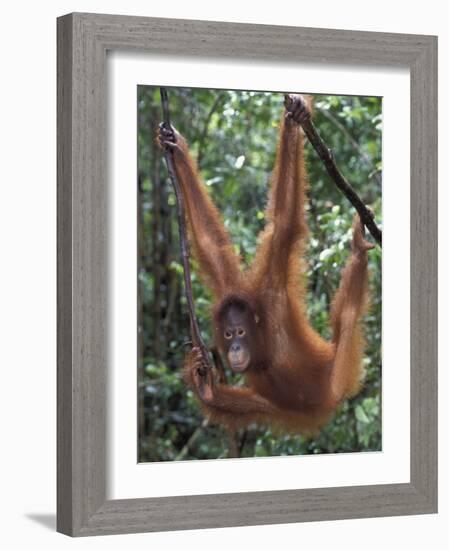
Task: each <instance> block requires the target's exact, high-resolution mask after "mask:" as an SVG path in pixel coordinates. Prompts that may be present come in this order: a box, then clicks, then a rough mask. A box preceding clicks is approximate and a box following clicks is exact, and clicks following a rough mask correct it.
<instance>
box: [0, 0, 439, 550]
mask: <svg viewBox="0 0 449 550" xmlns="http://www.w3.org/2000/svg"><path fill="white" fill-rule="evenodd" d="M314 10H315V11H314ZM72 11H91V12H99V13H118V14H130V15H145V16H155V17H178V18H187V19H209V20H216V21H219V20H223V21H235V22H247V23H267V24H278V25H298V26H310V27H329V28H345V29H354V30H370V31H389V32H404V33H420V34H438V35H439V51H440V61H439V66H440V73H439V83H440V98H441V102H440V121H443V123H444V121H447V120H449V117H448V106H447V102H446V98H448V97H449V78H448V75H449V31H448V30H447V15H446V10H445V9H444V3H442V2H437V0H428V1H427V2H426V3H425V4H423V3H422V2H416V1H415V0H413V1H410V2H391V1H389V0H371V1H370V2H366V3H361V2H360V0H339V1H338V2H336V1H332V0H321V2H320V3H319V4H313V3H311V4H310V3H309V4H308V5H307V4H302V3H301V2H296V3H294V2H293V3H292V2H290V3H288V4H285V3H282V2H281V3H279V4H273V3H272V4H270V5H263V4H262V3H260V2H259V3H257V4H256V3H249V2H248V3H246V4H245V3H244V2H241V1H240V0H227V1H226V2H215V3H213V2H207V3H205V2H201V1H200V0H190V1H189V2H183V1H182V0H170V2H145V1H142V0H141V1H139V0H127V1H126V2H125V1H116V2H113V3H112V2H106V1H100V0H91V1H86V0H78V1H73V2H69V1H67V0H60V1H59V2H54V1H48V2H39V3H33V2H23V1H16V2H14V3H12V2H9V3H7V4H5V5H4V6H3V9H2V30H1V33H0V41H1V45H0V56H1V61H0V68H1V74H2V80H1V84H0V96H1V97H0V132H1V133H0V136H1V162H0V171H1V174H0V182H1V183H0V185H1V188H0V189H1V196H0V209H1V210H0V235H1V237H0V238H1V248H2V260H3V261H2V269H1V270H0V329H1V330H0V335H1V336H0V343H1V354H0V365H1V371H2V375H3V377H2V380H3V383H2V386H1V389H2V391H1V397H0V419H1V434H2V445H1V448H2V451H1V458H0V460H1V464H0V476H1V484H0V507H1V510H0V514H1V515H0V517H1V520H2V522H1V523H2V528H1V541H2V546H3V547H5V548H16V547H22V546H23V547H26V545H27V544H28V545H30V544H31V545H33V547H34V546H39V547H42V546H45V547H46V548H48V549H49V550H50V549H52V548H67V547H69V545H70V546H71V547H77V548H88V547H89V548H121V547H122V546H123V544H126V545H128V546H129V547H132V548H148V547H151V548H153V549H159V548H174V547H177V548H179V547H182V548H211V547H212V548H216V549H221V548H228V547H237V548H239V547H241V546H243V545H244V544H251V545H253V544H254V545H257V546H258V547H259V548H263V549H265V548H273V547H274V546H279V545H288V546H289V547H291V546H293V547H301V546H302V547H309V548H314V549H315V548H316V549H320V548H325V547H328V546H331V547H333V548H345V550H346V549H348V550H349V549H352V548H357V549H360V548H362V549H370V548H373V549H374V548H376V549H378V548H380V547H383V546H386V547H388V546H390V545H393V544H396V543H397V542H398V541H400V543H401V546H402V547H408V548H411V549H414V548H422V547H428V546H429V544H430V545H432V544H435V545H436V547H437V548H438V547H439V548H441V547H442V545H443V546H444V544H445V543H444V542H442V543H441V542H439V541H440V540H441V541H444V540H446V541H447V522H448V520H449V491H448V487H449V485H448V469H447V468H446V467H445V466H446V464H447V461H448V451H449V444H448V442H447V438H446V437H445V435H446V433H447V427H446V425H445V422H446V421H447V420H448V418H449V402H448V400H447V399H445V398H444V394H443V392H445V391H446V390H447V388H448V385H449V380H448V378H449V377H448V373H447V369H441V371H440V384H439V385H440V388H441V389H440V426H441V428H440V513H439V514H438V515H434V516H420V517H403V518H382V519H368V520H351V521H338V522H324V523H314V524H292V525H282V526H264V527H244V528H235V529H220V530H203V531H189V532H186V531H184V532H176V533H163V534H158V533H156V534H142V535H122V536H116V537H101V538H88V539H77V540H71V539H69V538H67V537H64V536H63V535H59V534H57V533H55V532H54V526H55V492H56V483H55V470H56V463H55V457H56V444H55V427H56V418H55V411H56V401H55V388H56V369H55V361H56V353H55V346H56V337H55V334H56V299H55V297H56V292H55V284H56V276H55V274H56V260H55V250H56V187H55V177H56V23H55V18H56V17H57V16H59V15H62V14H65V13H69V12H72ZM440 125H441V122H440ZM441 134H442V135H441V136H440V145H439V148H440V158H442V159H444V158H445V155H444V153H445V152H446V151H447V150H448V149H449V139H448V137H447V136H448V134H447V132H446V133H443V132H442V133H441ZM441 166H442V171H441V172H440V181H441V182H442V185H441V186H440V188H441V192H440V205H445V204H447V202H448V198H449V190H448V186H447V185H445V184H444V183H445V182H447V181H448V179H449V173H448V167H447V164H445V163H441ZM442 208H443V207H442V206H441V209H442ZM441 211H442V214H445V212H444V211H443V210H441ZM440 219H441V220H442V222H441V223H440V231H441V236H440V242H442V243H444V238H445V237H447V236H448V231H447V228H446V227H443V223H444V217H443V216H441V218H440ZM443 250H444V247H443ZM448 275H449V273H448V272H447V262H446V261H445V258H444V257H443V258H442V261H441V269H440V281H445V280H447V279H448ZM441 286H442V285H441ZM440 296H441V298H440V299H441V302H442V305H443V306H444V304H447V298H448V292H447V290H446V289H445V288H441V290H440ZM440 310H443V307H440ZM440 317H441V315H440ZM442 321H443V322H442V323H441V326H442V331H441V332H442V334H443V335H444V333H445V329H447V326H448V324H447V322H444V321H445V319H444V318H443V319H442ZM441 341H443V338H441ZM440 357H441V364H442V365H447V364H448V362H449V361H448V359H449V354H448V352H447V351H446V350H445V349H443V346H442V345H441V346H440Z"/></svg>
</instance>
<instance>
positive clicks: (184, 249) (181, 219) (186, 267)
mask: <svg viewBox="0 0 449 550" xmlns="http://www.w3.org/2000/svg"><path fill="white" fill-rule="evenodd" d="M160 94H161V102H162V118H163V121H164V125H165V127H166V128H167V129H170V130H172V127H171V124H170V111H169V107H168V96H167V91H166V90H165V88H160ZM164 159H165V162H166V164H167V170H168V175H169V177H170V180H171V182H172V185H173V189H174V191H175V196H176V203H177V205H178V209H177V210H178V230H179V242H180V243H181V258H182V266H183V272H184V287H185V292H186V298H187V306H188V309H189V317H190V331H191V333H192V342H193V345H194V346H195V347H199V348H200V350H201V355H202V356H203V360H204V362H205V363H206V366H207V367H210V368H211V367H212V365H211V362H210V358H209V353H208V349H207V346H206V344H205V343H204V340H203V338H202V337H201V333H200V328H199V325H198V319H197V317H196V313H195V304H194V302H193V292H192V279H191V275H190V261H189V258H190V252H189V243H188V239H187V231H186V219H185V210H184V200H183V197H182V193H181V190H180V188H179V182H178V179H177V177H176V173H175V169H174V165H173V152H172V151H171V150H170V149H169V148H168V147H166V148H165V151H164Z"/></svg>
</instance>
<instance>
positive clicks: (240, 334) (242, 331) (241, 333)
mask: <svg viewBox="0 0 449 550" xmlns="http://www.w3.org/2000/svg"><path fill="white" fill-rule="evenodd" d="M237 334H238V335H239V336H240V337H242V336H245V334H246V333H245V331H244V330H243V329H242V328H239V329H238V331H237Z"/></svg>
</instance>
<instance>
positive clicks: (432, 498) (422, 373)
mask: <svg viewBox="0 0 449 550" xmlns="http://www.w3.org/2000/svg"><path fill="white" fill-rule="evenodd" d="M57 25H58V62H57V67H58V340H57V341H58V388H57V389H58V410H57V414H58V446H57V449H58V472H57V474H58V485H57V487H58V488H57V501H58V503H57V529H58V531H60V532H62V533H66V534H68V535H72V536H82V535H100V534H114V533H131V532H141V531H163V530H177V529H196V528H211V527H229V526H238V525H261V524H270V523H271V524H274V523H288V522H302V521H316V520H331V519H342V518H362V517H373V516H393V515H405V514H424V513H432V512H436V511H437V38H436V37H434V36H420V35H405V34H387V33H372V32H354V31H343V30H327V29H310V28H297V27H278V26H267V25H247V24H234V23H232V24H231V23H218V22H217V23H216V22H206V21H187V20H175V19H153V18H143V17H127V16H126V17H125V16H117V15H98V14H81V13H74V14H70V15H66V16H63V17H61V18H59V19H58V22H57ZM108 50H135V51H138V52H147V53H163V54H172V55H180V54H183V55H190V56H199V57H210V56H214V57H220V58H228V59H238V58H242V57H245V58H253V59H263V60H272V61H276V60H279V61H285V60H288V61H311V62H325V63H339V64H341V63H354V64H359V65H360V64H365V65H384V66H385V65H388V66H391V67H408V68H409V69H410V73H411V89H410V93H411V113H410V114H411V157H410V158H411V182H410V185H411V228H410V230H411V265H410V269H411V296H410V300H411V334H410V341H411V350H410V351H411V364H410V368H411V410H410V415H411V449H410V453H411V479H410V483H401V484H387V485H369V486H353V487H338V488H324V489H304V490H283V491H263V492H249V493H248V492H242V493H232V494H220V495H217V494H213V495H195V496H179V497H164V498H143V499H129V500H107V499H106V472H105V467H106V392H105V387H106V380H107V365H108V353H107V340H106V337H107V333H106V326H107V312H108V308H107V284H106V281H107V239H108V235H107V227H108V224H107V193H108V189H107V182H106V146H105V142H106V139H105V135H106V100H105V97H106V78H105V70H106V52H107V51H108ZM398 131H400V129H398ZM398 215H400V213H398Z"/></svg>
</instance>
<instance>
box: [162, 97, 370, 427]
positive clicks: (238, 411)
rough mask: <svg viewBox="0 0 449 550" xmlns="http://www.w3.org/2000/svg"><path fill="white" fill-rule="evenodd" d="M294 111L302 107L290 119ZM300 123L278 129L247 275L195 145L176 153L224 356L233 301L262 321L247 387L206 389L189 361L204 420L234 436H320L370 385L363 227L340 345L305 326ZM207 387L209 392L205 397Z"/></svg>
mask: <svg viewBox="0 0 449 550" xmlns="http://www.w3.org/2000/svg"><path fill="white" fill-rule="evenodd" d="M296 97H299V96H296ZM295 101H296V102H298V101H301V99H296V100H295ZM295 108H296V107H295V104H294V105H293V107H292V108H291V109H293V110H294V109H295ZM293 118H294V117H290V118H286V117H285V116H284V117H283V118H282V121H281V124H280V131H279V134H280V137H279V143H278V147H277V155H276V165H275V169H274V172H273V177H272V187H271V193H270V198H269V202H268V207H267V215H266V218H267V220H268V224H267V226H266V228H265V230H264V231H263V232H262V234H261V236H260V241H259V244H258V249H257V252H256V256H255V259H254V262H253V264H252V265H251V266H250V267H249V268H247V269H246V270H245V271H243V270H242V268H241V266H240V259H239V257H238V256H237V255H236V253H235V251H234V249H233V247H232V244H231V241H230V238H229V235H228V233H227V231H226V229H225V228H224V226H223V223H222V221H221V217H220V215H219V213H218V211H217V209H216V207H215V206H214V205H213V203H212V201H211V199H210V197H209V196H208V194H207V191H206V188H205V186H204V185H203V183H202V182H201V180H200V177H199V175H198V171H197V167H196V164H195V162H194V161H193V160H192V158H191V156H190V154H189V151H188V146H187V143H186V142H185V140H184V139H183V138H182V136H180V135H179V134H178V133H177V134H176V145H175V146H173V147H172V149H173V158H174V165H175V170H176V174H177V177H178V179H179V182H180V186H181V190H182V193H183V197H184V200H185V203H186V211H187V216H188V227H189V236H190V239H191V242H192V245H193V251H194V254H195V256H196V259H197V260H198V264H199V266H200V269H201V273H202V276H203V278H204V281H205V283H206V284H207V285H208V286H209V288H210V289H211V290H212V293H213V296H214V299H215V302H214V303H215V305H214V312H213V313H214V315H213V318H214V329H215V331H216V334H217V344H218V346H219V347H220V333H221V332H222V330H223V329H222V326H221V322H220V319H219V312H220V311H221V310H222V307H223V304H224V303H226V301H229V300H230V299H234V298H235V297H237V298H238V299H239V300H244V301H245V303H247V304H248V307H249V308H250V310H251V311H252V312H253V313H254V315H255V317H256V316H257V318H258V319H259V321H258V325H257V330H258V331H260V335H261V339H260V345H259V344H258V346H259V350H258V356H259V357H258V359H257V360H255V361H253V363H252V364H251V365H250V367H249V368H248V370H247V371H246V373H245V375H246V383H247V387H243V388H242V387H230V386H226V385H224V384H220V383H217V381H216V380H214V378H213V377H211V376H209V377H208V379H207V380H206V381H204V380H203V381H202V380H201V378H199V377H198V374H197V373H198V367H199V363H198V357H197V355H196V354H195V353H190V354H189V355H188V356H187V359H186V363H185V367H184V378H185V380H186V382H187V384H188V385H189V386H190V387H191V388H192V389H193V390H194V391H195V392H196V393H197V395H198V396H199V398H200V402H201V405H202V408H203V410H204V413H205V414H207V415H208V416H209V417H210V418H211V420H212V421H214V422H218V423H221V424H223V425H225V426H226V427H228V428H230V429H235V428H238V427H241V426H246V425H248V424H249V423H251V422H259V423H262V424H270V425H272V426H273V427H274V428H275V429H281V430H287V431H290V432H301V433H305V434H311V433H314V432H316V431H317V430H318V429H320V428H321V427H322V426H323V425H324V424H325V423H326V422H327V421H328V420H329V418H330V417H331V415H332V413H333V411H334V410H335V408H336V406H337V405H338V404H339V403H340V402H341V400H342V399H344V398H347V397H350V396H353V395H354V394H355V393H357V391H358V390H359V389H360V386H361V381H362V378H363V367H362V355H363V348H364V339H363V333H362V329H361V326H360V319H361V317H362V316H363V314H364V312H365V310H366V306H367V301H368V292H367V257H366V252H367V250H368V249H369V248H370V245H369V244H368V243H367V242H366V241H365V240H364V238H363V227H362V225H361V222H360V221H359V220H358V219H357V220H356V221H355V224H354V239H353V252H352V255H351V257H350V259H349V261H348V264H347V266H346V267H345V269H344V271H343V273H342V279H341V284H340V288H339V290H338V291H337V293H336V296H335V298H334V301H333V305H332V311H331V324H332V328H333V338H332V341H331V342H326V341H325V340H323V339H322V338H321V337H320V336H319V335H318V334H317V333H316V332H315V331H314V330H313V329H312V327H311V326H310V324H309V322H308V319H307V316H306V307H305V294H306V286H305V277H304V266H303V262H302V258H303V255H304V247H305V239H306V236H307V232H308V229H307V224H306V218H305V204H306V191H307V183H306V182H307V178H306V172H305V167H304V153H303V135H302V132H301V131H300V127H299V125H298V124H297V122H295V121H294V119H293ZM204 384H206V385H207V390H208V391H207V392H204V391H202V388H201V385H203V389H204Z"/></svg>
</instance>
